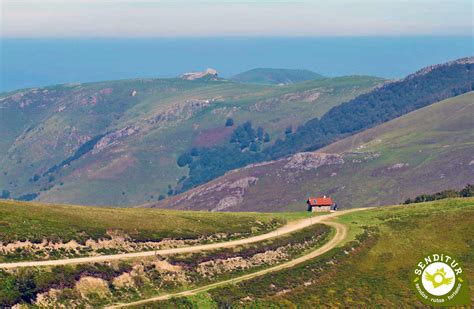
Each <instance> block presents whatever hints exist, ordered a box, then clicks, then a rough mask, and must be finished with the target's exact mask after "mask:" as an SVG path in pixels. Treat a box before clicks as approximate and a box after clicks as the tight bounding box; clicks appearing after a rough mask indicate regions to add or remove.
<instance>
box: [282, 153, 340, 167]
mask: <svg viewBox="0 0 474 309" xmlns="http://www.w3.org/2000/svg"><path fill="white" fill-rule="evenodd" d="M287 160H288V163H286V164H285V166H284V169H299V170H306V171H309V170H313V169H317V168H318V167H320V166H323V165H334V164H344V159H343V158H342V156H341V155H339V154H332V153H318V152H301V153H297V154H295V155H293V156H291V157H290V158H288V159H287Z"/></svg>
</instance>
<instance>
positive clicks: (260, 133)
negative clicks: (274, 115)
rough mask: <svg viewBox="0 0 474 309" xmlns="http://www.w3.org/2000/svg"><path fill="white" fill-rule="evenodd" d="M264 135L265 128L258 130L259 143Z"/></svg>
mask: <svg viewBox="0 0 474 309" xmlns="http://www.w3.org/2000/svg"><path fill="white" fill-rule="evenodd" d="M263 134H264V131H263V128H262V127H258V128H257V138H258V140H259V141H261V140H263Z"/></svg>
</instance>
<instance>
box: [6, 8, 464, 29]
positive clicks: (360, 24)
mask: <svg viewBox="0 0 474 309" xmlns="http://www.w3.org/2000/svg"><path fill="white" fill-rule="evenodd" d="M1 15H2V31H1V36H2V37H3V38H6V37H10V38H17V37H68V38H71V37H87V38H90V37H119V38H125V37H215V36H225V37H230V36H233V37H235V36H245V37H248V36H253V37H259V36H294V37H302V36H332V37H333V36H354V35H359V36H360V35H365V36H366V35H368V36H400V35H471V36H472V1H470V0H452V1H428V0H412V1H406V0H386V1H377V0H358V1H353V0H338V1H330V0H317V1H308V0H297V1H288V0H240V1H235V0H193V1H189V0H115V1H110V0H69V1H60V0H42V1H36V0H1Z"/></svg>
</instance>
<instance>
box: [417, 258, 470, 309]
mask: <svg viewBox="0 0 474 309" xmlns="http://www.w3.org/2000/svg"><path fill="white" fill-rule="evenodd" d="M412 283H413V287H414V290H415V293H416V294H417V296H418V298H419V299H420V300H421V301H422V302H423V303H424V304H426V305H431V306H451V305H455V306H459V305H469V304H470V297H469V291H468V285H467V281H466V279H465V277H464V273H463V268H462V266H461V263H460V262H459V261H458V260H457V259H456V258H454V257H453V256H452V255H450V254H445V253H434V254H430V255H427V256H425V257H423V258H422V259H421V260H420V261H419V262H418V263H417V264H416V267H415V269H414V270H413V275H412Z"/></svg>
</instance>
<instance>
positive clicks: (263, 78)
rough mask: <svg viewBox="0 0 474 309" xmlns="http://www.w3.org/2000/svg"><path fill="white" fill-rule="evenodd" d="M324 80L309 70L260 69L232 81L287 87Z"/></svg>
mask: <svg viewBox="0 0 474 309" xmlns="http://www.w3.org/2000/svg"><path fill="white" fill-rule="evenodd" d="M320 78H324V77H323V76H322V75H319V74H318V73H314V72H312V71H308V70H294V69H270V68H258V69H253V70H249V71H245V72H242V73H240V74H237V75H235V76H233V77H232V78H231V80H233V81H236V82H239V83H244V84H260V85H286V84H293V83H298V82H303V81H308V80H314V79H320Z"/></svg>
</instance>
